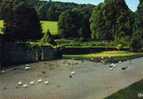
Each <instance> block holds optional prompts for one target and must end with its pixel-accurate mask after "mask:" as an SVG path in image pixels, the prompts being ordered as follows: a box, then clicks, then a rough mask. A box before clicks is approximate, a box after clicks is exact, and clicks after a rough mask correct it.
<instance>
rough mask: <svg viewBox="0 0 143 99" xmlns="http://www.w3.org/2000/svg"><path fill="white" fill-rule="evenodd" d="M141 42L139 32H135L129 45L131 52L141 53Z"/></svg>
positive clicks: (142, 46)
mask: <svg viewBox="0 0 143 99" xmlns="http://www.w3.org/2000/svg"><path fill="white" fill-rule="evenodd" d="M142 42H143V40H142V37H141V33H140V32H135V33H134V34H133V37H132V40H131V43H130V49H131V50H132V51H141V49H142V48H143V43H142Z"/></svg>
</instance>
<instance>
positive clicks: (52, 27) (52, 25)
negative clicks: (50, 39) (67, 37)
mask: <svg viewBox="0 0 143 99" xmlns="http://www.w3.org/2000/svg"><path fill="white" fill-rule="evenodd" d="M41 26H42V30H43V33H45V32H47V30H49V31H50V32H51V34H52V35H58V25H57V22H56V21H41ZM2 28H3V21H2V20H0V32H2Z"/></svg>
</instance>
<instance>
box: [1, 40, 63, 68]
mask: <svg viewBox="0 0 143 99" xmlns="http://www.w3.org/2000/svg"><path fill="white" fill-rule="evenodd" d="M0 52H1V54H0V56H1V59H0V60H1V65H7V66H8V65H16V64H23V63H30V62H38V61H46V60H52V59H57V58H61V57H62V54H61V53H59V52H60V51H59V50H58V49H54V48H52V47H50V46H43V47H25V44H17V43H12V42H5V43H4V44H3V45H2V46H1V48H0Z"/></svg>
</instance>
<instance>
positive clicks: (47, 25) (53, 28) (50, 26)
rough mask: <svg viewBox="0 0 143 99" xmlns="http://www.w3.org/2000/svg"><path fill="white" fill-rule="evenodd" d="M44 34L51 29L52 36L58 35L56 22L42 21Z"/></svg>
mask: <svg viewBox="0 0 143 99" xmlns="http://www.w3.org/2000/svg"><path fill="white" fill-rule="evenodd" d="M41 24H42V29H43V32H44V33H45V32H47V30H48V29H49V30H50V32H51V33H52V35H58V24H57V22H54V21H41Z"/></svg>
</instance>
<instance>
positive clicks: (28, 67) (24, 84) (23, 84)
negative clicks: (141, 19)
mask: <svg viewBox="0 0 143 99" xmlns="http://www.w3.org/2000/svg"><path fill="white" fill-rule="evenodd" d="M121 63H122V61H119V62H118V63H116V64H115V63H111V64H110V65H109V70H110V71H113V70H114V69H115V68H116V67H117V65H118V64H121ZM127 68H128V67H127V66H124V67H121V70H126V69H127ZM31 69H32V67H31V65H29V64H26V65H25V67H24V70H25V71H29V70H31ZM5 72H6V71H5V70H2V71H1V73H5ZM75 74H76V71H71V72H70V73H69V78H73V76H74V75H75ZM39 83H41V84H44V85H48V84H49V81H48V79H46V80H45V79H42V78H39V79H37V80H32V81H29V82H24V81H22V80H20V81H18V82H17V83H16V87H21V88H28V87H30V86H32V85H36V84H39Z"/></svg>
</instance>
